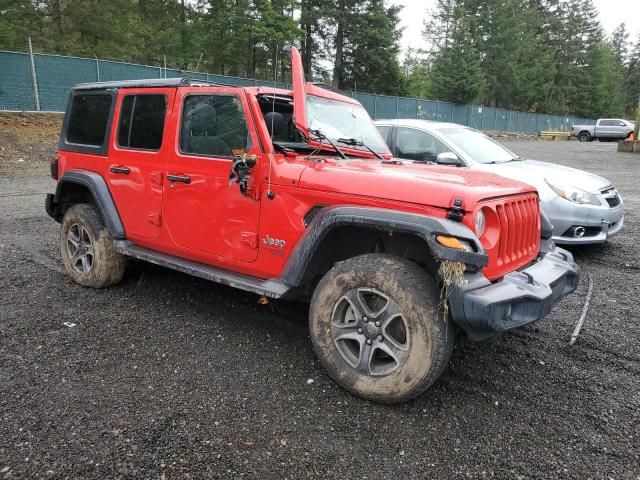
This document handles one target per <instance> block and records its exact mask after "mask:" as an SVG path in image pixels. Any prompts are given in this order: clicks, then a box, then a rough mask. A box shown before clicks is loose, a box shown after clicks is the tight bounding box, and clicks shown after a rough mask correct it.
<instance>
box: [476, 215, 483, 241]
mask: <svg viewBox="0 0 640 480" xmlns="http://www.w3.org/2000/svg"><path fill="white" fill-rule="evenodd" d="M484 225H485V219H484V213H483V212H482V210H479V211H478V213H476V235H477V236H478V238H480V237H481V236H482V234H483V233H484Z"/></svg>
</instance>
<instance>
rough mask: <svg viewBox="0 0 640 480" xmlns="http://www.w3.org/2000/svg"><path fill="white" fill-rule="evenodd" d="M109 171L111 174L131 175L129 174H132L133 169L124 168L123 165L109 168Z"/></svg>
mask: <svg viewBox="0 0 640 480" xmlns="http://www.w3.org/2000/svg"><path fill="white" fill-rule="evenodd" d="M109 171H110V172H111V173H118V174H121V175H129V172H131V169H130V168H129V167H124V166H122V165H114V166H113V167H111V168H109Z"/></svg>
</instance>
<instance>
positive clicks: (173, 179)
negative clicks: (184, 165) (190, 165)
mask: <svg viewBox="0 0 640 480" xmlns="http://www.w3.org/2000/svg"><path fill="white" fill-rule="evenodd" d="M167 180H169V181H170V182H182V183H186V184H189V183H191V177H187V176H186V175H167Z"/></svg>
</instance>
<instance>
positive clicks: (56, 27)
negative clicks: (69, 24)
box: [49, 0, 64, 53]
mask: <svg viewBox="0 0 640 480" xmlns="http://www.w3.org/2000/svg"><path fill="white" fill-rule="evenodd" d="M49 8H51V24H52V27H53V48H54V50H55V52H56V53H64V52H63V47H62V10H61V9H60V0H50V2H49Z"/></svg>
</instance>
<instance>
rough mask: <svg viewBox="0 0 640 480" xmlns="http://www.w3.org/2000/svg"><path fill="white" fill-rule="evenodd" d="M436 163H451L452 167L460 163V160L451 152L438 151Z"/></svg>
mask: <svg viewBox="0 0 640 480" xmlns="http://www.w3.org/2000/svg"><path fill="white" fill-rule="evenodd" d="M436 163H437V164H439V165H453V166H454V167H459V166H461V165H462V162H461V161H460V159H459V158H458V156H457V155H456V154H455V153H453V152H442V153H439V154H438V156H437V157H436Z"/></svg>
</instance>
